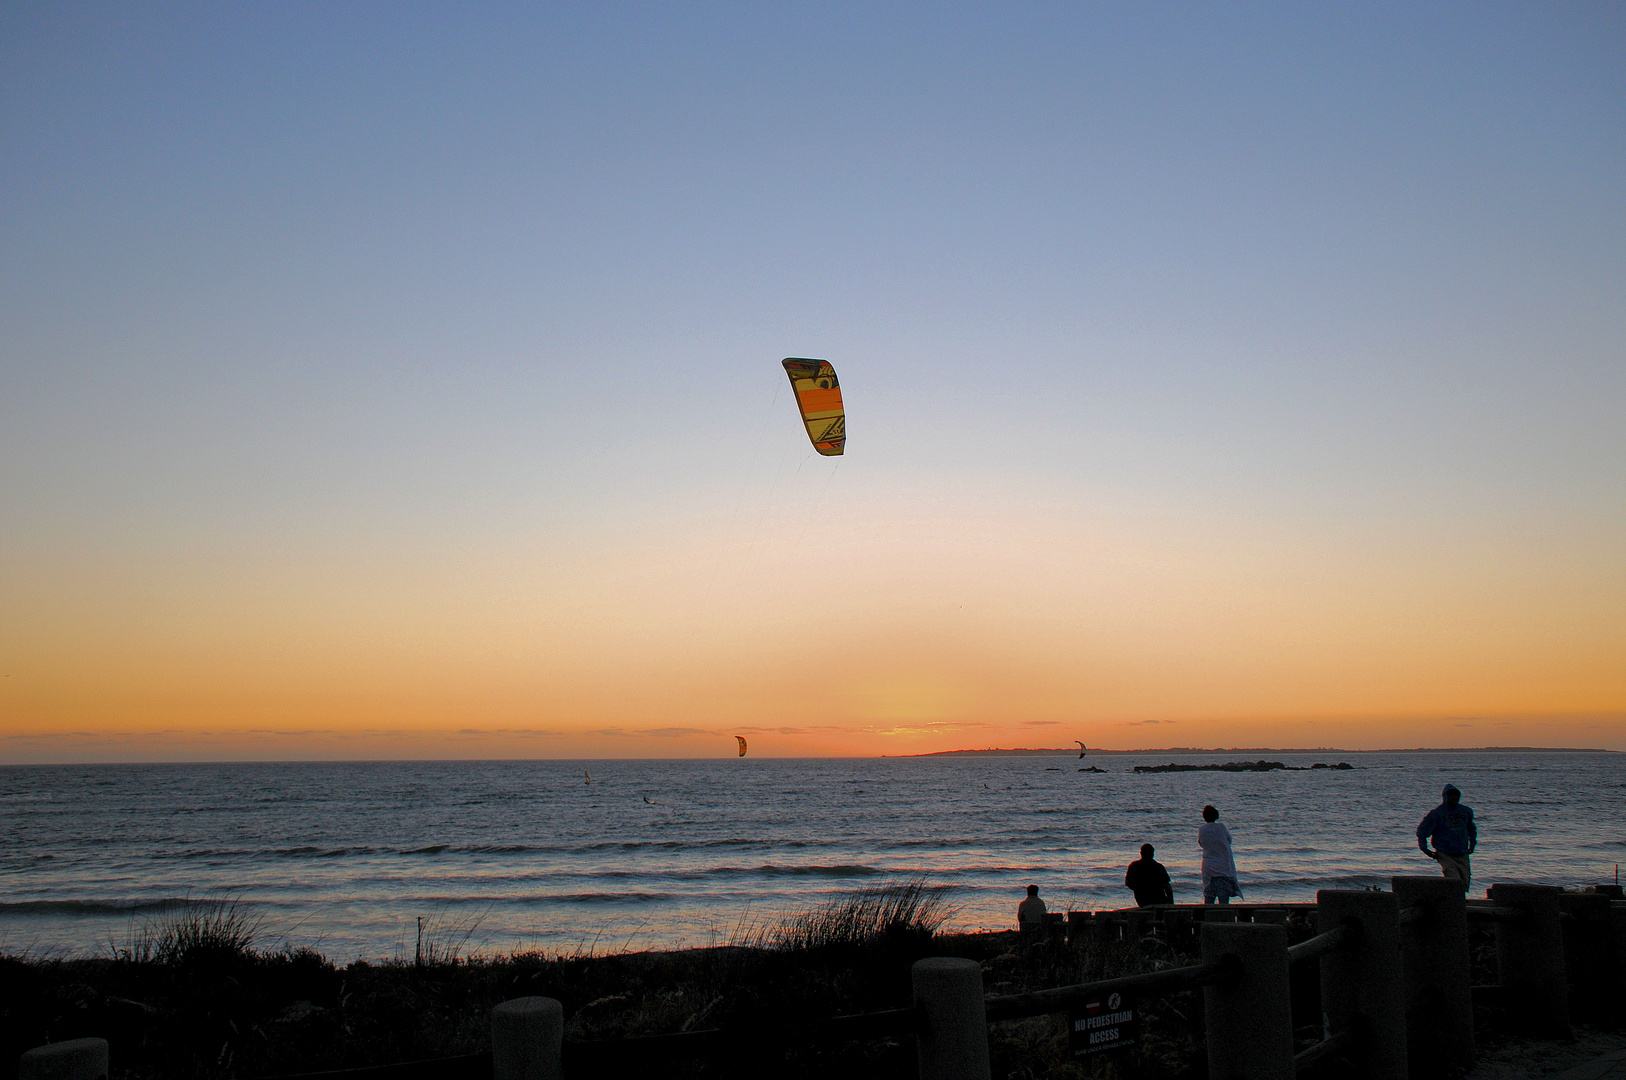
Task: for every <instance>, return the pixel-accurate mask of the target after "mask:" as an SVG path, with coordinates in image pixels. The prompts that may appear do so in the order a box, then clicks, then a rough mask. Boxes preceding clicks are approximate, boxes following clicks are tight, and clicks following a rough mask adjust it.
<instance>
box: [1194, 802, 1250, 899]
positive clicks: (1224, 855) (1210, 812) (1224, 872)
mask: <svg viewBox="0 0 1626 1080" xmlns="http://www.w3.org/2000/svg"><path fill="white" fill-rule="evenodd" d="M1203 821H1204V822H1206V824H1203V825H1199V826H1197V846H1198V847H1200V848H1202V849H1203V903H1205V904H1229V903H1230V902H1231V897H1233V896H1235V897H1241V895H1242V886H1241V885H1239V884H1237V880H1236V860H1235V859H1234V858H1233V857H1232V856H1231V830H1230V829H1227V828H1226V827H1225V826H1224V825H1221V824H1220V820H1219V811H1218V810H1215V809H1214V808H1213V807H1212V806H1205V807H1203Z"/></svg>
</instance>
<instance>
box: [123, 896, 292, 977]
mask: <svg viewBox="0 0 1626 1080" xmlns="http://www.w3.org/2000/svg"><path fill="white" fill-rule="evenodd" d="M259 930H260V920H259V918H258V917H257V916H255V915H252V914H250V913H249V911H248V910H247V909H246V908H245V907H244V906H243V905H242V904H241V903H240V902H239V901H238V900H237V899H236V898H235V897H222V898H219V899H213V900H197V901H193V900H190V899H189V900H187V901H186V903H185V904H184V905H183V906H182V907H181V909H180V910H179V911H178V912H174V913H171V914H169V915H167V916H164V917H162V918H159V919H150V920H147V921H145V922H143V923H142V924H141V925H140V926H139V927H137V926H132V927H131V929H130V932H129V934H128V935H127V936H126V938H125V941H124V943H123V944H120V943H118V942H117V941H110V942H109V943H108V952H109V954H110V957H111V959H113V960H119V961H125V962H128V963H138V964H161V965H166V966H176V965H184V964H189V963H196V962H198V961H200V960H230V959H242V958H245V957H248V956H251V955H253V953H254V940H255V937H256V935H257V934H258V933H259Z"/></svg>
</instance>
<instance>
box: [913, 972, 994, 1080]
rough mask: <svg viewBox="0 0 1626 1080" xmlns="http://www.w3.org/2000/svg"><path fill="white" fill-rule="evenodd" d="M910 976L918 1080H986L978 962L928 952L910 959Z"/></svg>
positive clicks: (985, 1014) (984, 1020) (987, 1066)
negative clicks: (917, 1023) (916, 1013)
mask: <svg viewBox="0 0 1626 1080" xmlns="http://www.w3.org/2000/svg"><path fill="white" fill-rule="evenodd" d="M909 979H910V982H911V983H912V984H913V986H914V992H915V1007H916V1008H917V1009H919V1010H920V1011H921V1013H922V1014H923V1015H922V1018H921V1028H920V1032H919V1035H918V1037H917V1039H916V1045H917V1053H918V1057H919V1062H920V1080H989V1077H990V1073H991V1070H992V1066H991V1065H990V1063H989V1061H988V1012H987V1009H986V1008H985V1007H984V1004H983V995H982V965H980V964H978V963H977V962H976V961H975V960H962V959H959V958H958V957H950V956H928V957H927V958H926V959H924V960H917V961H915V966H914V967H913V968H911V969H910V971H909Z"/></svg>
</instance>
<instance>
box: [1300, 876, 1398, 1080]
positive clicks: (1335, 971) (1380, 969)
mask: <svg viewBox="0 0 1626 1080" xmlns="http://www.w3.org/2000/svg"><path fill="white" fill-rule="evenodd" d="M1315 900H1316V930H1317V931H1318V932H1320V933H1323V934H1324V933H1326V932H1327V931H1328V930H1331V929H1332V928H1333V927H1335V926H1337V925H1339V924H1340V923H1342V922H1344V921H1345V920H1349V919H1352V920H1354V921H1355V922H1357V923H1359V924H1360V934H1359V935H1358V936H1356V938H1355V939H1354V940H1353V941H1351V942H1349V943H1348V944H1346V945H1345V946H1344V947H1343V948H1341V949H1335V950H1333V951H1332V952H1330V953H1327V954H1326V955H1325V956H1323V957H1322V958H1321V1011H1322V1014H1323V1015H1324V1016H1325V1017H1326V1031H1327V1034H1329V1035H1337V1034H1339V1033H1341V1032H1345V1031H1353V1032H1356V1033H1357V1034H1358V1035H1359V1039H1358V1040H1357V1041H1356V1043H1355V1046H1354V1048H1353V1049H1352V1050H1351V1052H1350V1054H1349V1057H1350V1059H1351V1060H1352V1061H1353V1062H1354V1063H1355V1071H1356V1072H1357V1073H1358V1074H1359V1075H1360V1076H1362V1077H1366V1078H1369V1080H1406V1077H1407V1075H1408V1072H1409V1070H1408V1067H1407V1058H1406V999H1405V996H1404V993H1403V991H1402V986H1403V982H1404V980H1403V978H1402V976H1401V973H1400V905H1399V904H1398V903H1396V900H1395V894H1394V893H1387V892H1371V891H1369V890H1360V891H1356V890H1352V889H1322V890H1320V891H1319V892H1317V893H1316V894H1315Z"/></svg>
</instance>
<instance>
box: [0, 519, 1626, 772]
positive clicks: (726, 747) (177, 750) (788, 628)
mask: <svg viewBox="0 0 1626 1080" xmlns="http://www.w3.org/2000/svg"><path fill="white" fill-rule="evenodd" d="M928 502H929V501H928ZM840 513H841V515H842V516H843V517H844V518H845V521H842V522H838V526H837V527H834V528H832V529H831V530H830V533H829V536H830V539H828V540H824V541H821V542H820V544H819V545H818V547H817V550H818V552H819V558H818V560H817V562H816V563H815V564H812V565H809V564H808V563H807V562H806V561H805V557H803V556H798V555H797V554H796V552H797V551H799V550H805V549H799V548H797V547H796V546H795V545H794V544H792V543H788V542H770V543H766V544H757V545H756V546H755V547H752V546H750V545H748V544H747V543H746V541H745V540H744V539H742V538H740V537H739V536H726V535H721V534H719V533H717V532H715V531H714V530H712V529H711V528H709V527H707V526H704V525H693V524H690V525H688V526H687V527H684V526H683V525H682V523H681V522H675V523H668V524H667V526H666V527H664V528H663V529H662V530H661V531H660V533H659V538H658V539H656V540H643V541H640V540H639V539H638V538H637V537H636V536H635V535H631V534H630V533H629V534H623V535H620V536H603V535H601V536H595V537H589V538H581V537H577V538H566V539H560V540H557V541H556V546H555V549H554V550H550V551H540V552H539V551H534V550H532V551H526V550H523V549H521V548H520V547H518V546H511V547H503V546H501V545H493V544H479V543H475V542H473V541H465V542H463V543H462V544H460V545H459V546H458V549H457V550H458V558H457V559H456V560H453V561H449V562H448V561H444V560H436V559H434V558H431V557H429V553H428V552H427V551H426V550H424V549H422V548H421V547H420V549H419V550H417V551H414V550H413V547H412V545H410V544H407V543H404V542H399V541H397V542H396V544H395V546H394V547H393V549H392V548H390V547H388V546H385V545H382V544H378V545H371V546H367V547H366V548H365V550H362V549H357V550H355V551H352V552H350V553H348V554H346V553H345V552H342V551H340V552H336V553H331V554H330V555H329V557H328V558H327V559H326V560H325V561H317V560H308V559H307V560H300V559H297V558H295V559H289V558H283V559H277V558H272V557H269V556H268V557H266V558H265V559H263V560H262V561H260V562H259V563H257V564H255V565H253V567H252V569H251V570H245V569H244V568H243V566H242V565H234V566H227V565H225V564H223V563H221V564H216V565H214V566H212V567H211V566H210V565H208V564H207V563H200V562H198V561H197V560H193V559H188V558H186V557H185V556H184V555H183V554H176V555H172V556H152V557H149V558H148V559H146V560H144V561H142V562H141V563H140V564H139V565H126V566H123V567H116V566H109V565H106V564H103V565H102V566H100V567H95V568H93V567H90V566H88V565H84V564H77V565H74V566H72V567H71V572H63V573H62V574H61V576H60V577H59V578H57V579H55V580H52V579H51V578H50V577H49V575H44V574H42V575H36V576H34V577H33V578H32V579H31V581H30V584H29V585H28V586H27V587H25V588H24V589H22V590H20V592H21V600H22V602H23V604H24V605H25V607H26V608H27V611H26V615H27V618H26V619H24V620H21V622H20V623H19V624H18V625H27V627H28V633H26V634H20V633H16V632H15V631H14V632H13V633H12V634H11V635H10V637H11V640H9V641H7V642H6V643H5V644H6V645H7V648H8V657H9V661H8V662H9V664H10V670H8V671H6V672H4V673H3V674H4V675H5V678H4V679H3V680H0V684H3V690H0V694H3V695H4V696H3V705H4V708H5V714H6V716H7V725H6V731H5V732H4V736H3V738H4V742H3V743H0V747H3V748H0V755H3V760H5V761H9V762H45V761H72V760H179V759H215V760H221V759H304V758H345V759H355V758H549V757H559V758H569V757H589V758H590V757H666V756H683V757H691V756H700V757H705V756H712V755H717V756H726V755H727V754H728V753H730V752H731V750H732V746H733V743H732V739H731V736H732V735H734V734H745V735H747V736H748V737H750V739H751V746H752V753H753V755H755V756H761V757H773V756H846V755H861V756H867V755H883V754H914V753H927V752H934V751H939V750H949V749H963V748H982V747H993V746H999V747H1013V746H1066V745H1068V744H1070V743H1071V741H1072V740H1074V739H1083V740H1085V741H1086V742H1088V743H1089V744H1090V745H1091V746H1096V747H1101V748H1104V749H1130V748H1141V747H1170V746H1200V747H1243V746H1247V747H1260V746H1271V747H1341V748H1349V749H1371V748H1381V747H1415V746H1483V745H1543V746H1578V747H1583V746H1584V747H1601V748H1615V749H1626V675H1623V674H1622V670H1621V667H1622V666H1621V665H1620V664H1619V663H1618V660H1619V657H1620V656H1621V655H1626V633H1623V621H1622V615H1621V613H1620V611H1619V610H1618V609H1613V610H1611V609H1610V608H1609V606H1608V605H1607V604H1606V603H1604V594H1600V593H1599V592H1598V591H1596V590H1592V589H1589V588H1588V584H1589V582H1588V579H1587V578H1586V577H1585V575H1583V574H1579V573H1577V574H1576V575H1575V576H1574V578H1573V579H1572V580H1566V579H1565V578H1564V577H1563V576H1561V575H1552V574H1546V575H1539V574H1535V573H1532V575H1531V576H1530V577H1529V578H1527V579H1526V580H1524V581H1522V582H1518V583H1515V584H1503V585H1502V586H1500V587H1498V588H1496V589H1486V588H1484V581H1483V578H1482V577H1481V576H1480V575H1479V574H1478V572H1477V569H1478V568H1476V567H1474V566H1472V565H1471V564H1465V563H1464V562H1463V560H1462V559H1461V558H1460V557H1457V556H1455V555H1451V556H1450V557H1449V558H1447V557H1443V556H1442V558H1441V559H1439V560H1436V561H1432V562H1430V561H1420V560H1417V559H1412V560H1410V561H1407V560H1404V559H1400V558H1398V557H1394V553H1393V552H1388V553H1386V552H1385V551H1383V550H1382V549H1381V547H1378V546H1375V545H1374V546H1369V547H1367V548H1365V549H1364V550H1362V549H1357V548H1356V547H1355V545H1354V544H1353V543H1349V544H1346V545H1344V546H1342V547H1338V546H1332V547H1328V546H1326V545H1317V544H1314V543H1312V542H1311V541H1310V540H1307V539H1303V538H1301V539H1300V540H1299V541H1298V542H1297V543H1296V544H1294V543H1285V542H1281V541H1279V540H1278V541H1277V542H1276V543H1275V544H1274V545H1273V546H1272V545H1268V544H1266V543H1265V538H1264V536H1263V534H1257V535H1247V534H1236V533H1233V534H1231V535H1229V536H1227V535H1226V534H1225V533H1223V532H1222V531H1220V530H1218V529H1217V528H1216V527H1215V526H1214V525H1213V523H1202V522H1194V521H1185V522H1181V521H1180V520H1177V519H1164V520H1160V521H1158V522H1156V523H1154V524H1152V525H1148V524H1147V523H1145V522H1136V521H1134V520H1132V519H1129V518H1120V519H1117V520H1113V519H1112V518H1110V516H1098V517H1097V518H1096V519H1094V520H1086V519H1083V518H1079V517H1076V516H1074V517H1068V516H1058V515H1049V516H1046V515H1042V514H1034V513H1032V512H1030V511H1027V510H1026V509H1024V508H1023V507H1022V506H1020V505H1019V504H1018V503H1017V502H1015V501H1011V502H1007V503H1006V504H1004V505H999V504H990V505H985V509H984V510H983V512H982V513H981V515H980V516H979V517H978V518H976V519H973V520H970V521H967V520H966V519H965V518H964V516H963V515H959V516H951V515H948V514H945V513H940V512H934V511H933V510H932V508H931V507H930V506H929V505H927V506H925V507H924V508H922V507H919V506H917V507H916V508H915V510H914V511H913V512H911V513H910V514H907V515H899V514H897V513H896V512H893V511H889V510H888V509H887V508H886V507H885V506H882V505H879V504H877V503H866V502H864V501H863V500H861V499H854V500H849V501H848V502H847V503H845V504H844V508H843V509H842V510H841V511H840ZM786 535H787V536H788V535H789V534H788V533H787V534H786ZM1199 538H1201V542H1198V539H1199ZM392 550H393V554H390V552H391V551H392Z"/></svg>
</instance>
